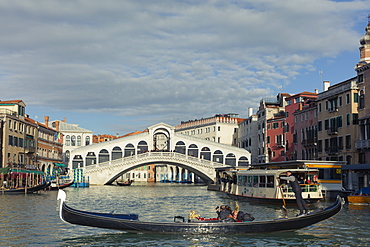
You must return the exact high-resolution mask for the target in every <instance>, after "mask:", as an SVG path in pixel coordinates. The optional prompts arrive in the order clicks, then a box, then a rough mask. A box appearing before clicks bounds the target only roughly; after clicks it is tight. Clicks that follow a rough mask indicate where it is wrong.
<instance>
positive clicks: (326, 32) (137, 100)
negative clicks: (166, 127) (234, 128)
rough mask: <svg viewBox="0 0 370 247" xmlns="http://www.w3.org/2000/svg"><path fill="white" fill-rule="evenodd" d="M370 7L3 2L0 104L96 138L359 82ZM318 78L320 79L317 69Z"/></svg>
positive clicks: (323, 0) (210, 0)
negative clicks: (325, 83)
mask: <svg viewBox="0 0 370 247" xmlns="http://www.w3.org/2000/svg"><path fill="white" fill-rule="evenodd" d="M369 6H370V0H359V1H328V0H310V1H307V0H282V1H276V0H258V1H257V0H240V1H224V0H203V1H194V0H181V1H180V0H179V1H176V0H159V1H151V0H135V1H134V0H132V1H131V0H126V1H120V0H107V1H97V0H76V1H58V0H41V1H37V4H35V1H30V0H22V1H20V0H19V1H0V30H1V36H0V47H1V49H0V85H1V90H0V100H12V99H22V100H23V101H24V102H25V103H26V105H27V108H26V113H27V114H29V115H30V117H31V118H33V119H36V120H38V121H40V122H43V121H44V116H50V120H62V119H63V118H64V117H66V118H67V122H68V123H74V124H79V125H80V127H83V128H86V129H89V130H92V131H94V133H95V134H114V135H115V134H117V133H118V134H119V135H123V134H126V133H129V132H132V131H136V130H144V129H145V128H147V127H149V126H151V125H153V124H156V123H159V122H164V123H167V124H171V125H177V124H179V123H180V122H181V121H186V120H189V119H198V118H202V117H210V116H213V115H215V114H219V113H229V112H233V113H239V115H240V117H247V112H248V110H247V109H248V107H253V108H254V111H256V109H257V107H258V104H259V101H260V99H261V98H263V97H265V96H270V95H276V94H277V93H279V92H284V93H290V94H296V93H299V92H302V91H310V92H314V90H315V89H318V90H319V91H322V80H329V81H331V84H336V83H338V82H341V81H344V80H346V79H349V78H351V77H353V76H355V71H354V69H353V68H354V66H355V65H356V63H357V62H358V60H359V52H358V47H359V39H360V38H361V37H362V36H363V35H364V34H365V31H364V28H365V27H366V25H367V21H368V19H367V16H368V14H369V13H370V10H369ZM320 70H321V71H322V72H323V73H322V75H321V77H320V75H319V71H320Z"/></svg>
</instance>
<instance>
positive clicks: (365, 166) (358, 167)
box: [342, 164, 370, 170]
mask: <svg viewBox="0 0 370 247" xmlns="http://www.w3.org/2000/svg"><path fill="white" fill-rule="evenodd" d="M342 170H370V164H355V165H344V166H342Z"/></svg>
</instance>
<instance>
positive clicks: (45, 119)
mask: <svg viewBox="0 0 370 247" xmlns="http://www.w3.org/2000/svg"><path fill="white" fill-rule="evenodd" d="M44 121H45V125H46V127H48V128H49V116H45V117H44Z"/></svg>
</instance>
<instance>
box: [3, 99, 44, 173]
mask: <svg viewBox="0 0 370 247" xmlns="http://www.w3.org/2000/svg"><path fill="white" fill-rule="evenodd" d="M25 110H26V104H25V103H24V102H23V101H22V100H9V101H0V121H1V129H2V131H1V154H0V155H1V157H0V162H1V164H0V167H22V168H27V169H37V168H39V167H37V157H36V156H37V134H38V132H37V125H36V124H34V123H31V122H29V121H27V120H26V118H27V116H26V113H25Z"/></svg>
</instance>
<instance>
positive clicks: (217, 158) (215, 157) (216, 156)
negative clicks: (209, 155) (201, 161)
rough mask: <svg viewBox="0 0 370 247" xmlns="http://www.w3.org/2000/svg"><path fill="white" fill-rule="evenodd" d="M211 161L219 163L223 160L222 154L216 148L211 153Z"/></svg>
mask: <svg viewBox="0 0 370 247" xmlns="http://www.w3.org/2000/svg"><path fill="white" fill-rule="evenodd" d="M213 162H217V163H221V164H222V163H223V162H224V155H223V153H222V152H221V151H220V150H216V151H215V152H214V153H213Z"/></svg>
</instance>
